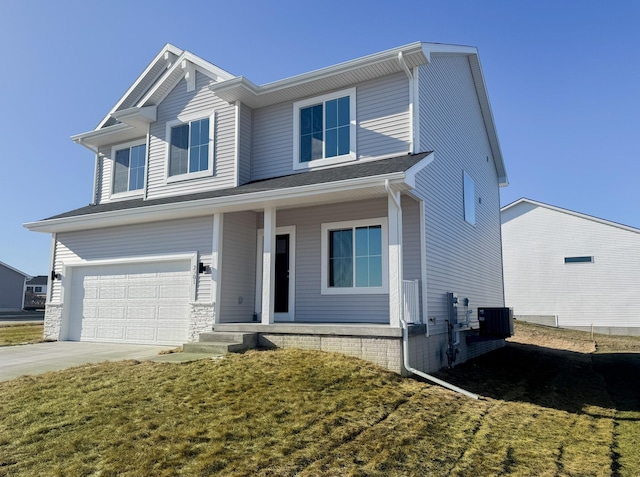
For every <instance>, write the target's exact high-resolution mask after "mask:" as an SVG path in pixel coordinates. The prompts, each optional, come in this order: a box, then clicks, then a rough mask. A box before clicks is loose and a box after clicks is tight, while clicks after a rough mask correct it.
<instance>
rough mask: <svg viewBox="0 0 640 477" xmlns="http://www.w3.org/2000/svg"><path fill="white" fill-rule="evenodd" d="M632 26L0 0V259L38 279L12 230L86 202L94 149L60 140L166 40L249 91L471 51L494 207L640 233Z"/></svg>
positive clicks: (542, 4)
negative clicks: (406, 58) (463, 48)
mask: <svg viewBox="0 0 640 477" xmlns="http://www.w3.org/2000/svg"><path fill="white" fill-rule="evenodd" d="M271 5H273V6H271ZM365 5H366V7H364V8H363V6H365ZM639 25H640V1H635V0H627V1H611V2H604V1H598V2H596V1H590V0H564V1H558V0H553V1H549V0H520V1H507V0H501V1H498V0H485V1H481V0H446V1H445V0H442V1H429V0H418V1H402V0H394V1H390V0H387V1H384V2H378V1H376V0H370V1H368V2H364V1H361V2H354V1H349V0H340V1H335V0H324V1H323V2H320V3H318V2H316V3H306V2H300V1H299V0H295V1H290V0H286V1H278V2H275V1H274V2H272V3H269V2H265V1H262V2H260V1H256V0H253V1H212V0H208V1H207V0H204V1H189V0H185V1H182V2H175V1H171V2H168V1H164V0H157V1H155V0H154V1H148V2H143V1H132V0H129V1H122V0H110V1H108V2H95V1H90V0H83V1H66V0H60V1H55V2H53V1H45V0H43V1H38V2H35V1H30V0H13V1H11V0H0V44H2V46H3V54H4V60H3V61H2V63H3V65H2V68H1V69H0V112H1V114H0V144H1V145H2V151H1V152H0V165H1V169H0V261H2V262H5V263H8V264H9V265H11V266H13V267H15V268H18V269H20V270H22V271H24V272H26V273H29V274H33V275H35V274H47V273H48V270H49V252H50V246H51V239H50V236H49V235H47V234H39V233H34V232H28V231H27V230H26V229H24V228H23V227H22V224H23V223H24V222H31V221H36V220H39V219H42V218H45V217H49V216H51V215H55V214H57V213H60V212H64V211H67V210H71V209H75V208H77V207H81V206H84V205H86V204H88V203H89V202H90V201H91V188H92V184H93V164H94V157H93V154H92V153H91V152H90V151H88V150H86V149H84V148H82V147H81V146H78V145H76V144H74V143H73V142H72V141H71V140H70V139H69V136H71V135H73V134H77V133H81V132H85V131H89V130H91V129H93V128H94V127H95V126H96V125H97V123H98V122H99V121H100V120H101V119H102V117H103V116H104V115H105V114H106V113H107V112H108V111H109V110H110V109H111V107H112V106H113V105H114V104H115V103H116V101H117V100H118V99H119V98H120V97H121V96H122V94H123V93H124V92H125V91H126V89H127V88H128V87H129V86H130V85H131V83H132V82H133V81H134V80H135V79H136V78H137V76H138V75H139V74H140V73H141V72H142V70H143V69H144V68H145V67H146V65H147V64H148V63H149V62H150V61H151V59H152V58H153V57H154V56H155V55H156V54H157V53H158V51H160V49H161V48H162V46H163V45H164V44H165V43H167V42H168V43H173V44H174V45H176V46H178V47H179V48H182V49H185V50H189V51H191V52H193V53H195V54H196V55H198V56H201V57H203V58H204V59H206V60H208V61H210V62H212V63H214V64H216V65H217V66H219V67H221V68H223V69H225V70H226V71H229V72H230V73H233V74H236V75H242V76H245V77H247V78H249V79H250V80H251V81H253V82H254V83H257V84H263V83H266V82H270V81H275V80H278V79H282V78H285V77H288V76H292V75H295V74H299V73H304V72H307V71H310V70H314V69H317V68H321V67H324V66H329V65H333V64H336V63H339V62H342V61H346V60H350V59H354V58H358V57H360V56H364V55H368V54H371V53H375V52H378V51H382V50H385V49H388V48H393V47H396V46H401V45H404V44H407V43H411V42H414V41H429V42H440V43H456V44H464V45H473V46H476V47H478V48H479V51H480V60H481V62H482V66H483V70H484V74H485V81H486V83H487V87H488V90H489V95H490V99H491V104H492V108H493V114H494V117H495V121H496V125H497V128H498V135H499V138H500V142H501V146H502V152H503V155H504V158H505V161H506V165H507V171H508V173H509V180H510V183H511V185H510V186H509V187H507V188H505V189H502V191H501V195H502V204H503V205H506V204H508V203H510V202H512V201H513V200H516V199H518V198H520V197H528V198H531V199H534V200H538V201H542V202H547V203H550V204H553V205H557V206H559V207H564V208H569V209H573V210H576V211H579V212H583V213H586V214H590V215H595V216H598V217H602V218H605V219H608V220H613V221H616V222H620V223H623V224H626V225H630V226H633V227H638V228H640V185H638V183H637V182H638V181H639V179H640V86H639V85H640V55H639V49H640V27H639Z"/></svg>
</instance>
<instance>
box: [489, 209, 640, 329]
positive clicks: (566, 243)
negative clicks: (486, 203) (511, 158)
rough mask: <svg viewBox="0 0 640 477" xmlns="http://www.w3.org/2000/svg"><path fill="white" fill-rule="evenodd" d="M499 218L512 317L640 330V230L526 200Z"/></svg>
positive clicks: (567, 325) (581, 326) (573, 325)
mask: <svg viewBox="0 0 640 477" xmlns="http://www.w3.org/2000/svg"><path fill="white" fill-rule="evenodd" d="M501 216H502V247H503V261H504V283H505V285H504V288H505V301H506V304H507V306H509V307H513V309H514V314H515V315H516V317H518V318H520V319H523V320H526V321H533V322H538V323H543V324H550V325H556V326H560V327H563V328H576V329H582V330H591V329H592V326H593V330H594V331H596V332H600V333H611V334H633V335H638V334H640V311H639V308H638V297H640V229H636V228H633V227H628V226H626V225H621V224H617V223H615V222H610V221H608V220H603V219H599V218H596V217H592V216H589V215H585V214H581V213H578V212H573V211H571V210H566V209H562V208H560V207H554V206H552V205H548V204H543V203H541V202H536V201H534V200H530V199H520V200H518V201H516V202H513V203H511V204H509V205H507V206H505V207H503V208H502V211H501Z"/></svg>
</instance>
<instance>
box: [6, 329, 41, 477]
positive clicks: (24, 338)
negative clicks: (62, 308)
mask: <svg viewBox="0 0 640 477" xmlns="http://www.w3.org/2000/svg"><path fill="white" fill-rule="evenodd" d="M43 335H44V325H42V324H35V325H34V324H28V325H23V324H15V325H14V324H1V325H0V346H12V345H19V344H30V343H41V342H43V341H44V338H43ZM0 475H2V474H0Z"/></svg>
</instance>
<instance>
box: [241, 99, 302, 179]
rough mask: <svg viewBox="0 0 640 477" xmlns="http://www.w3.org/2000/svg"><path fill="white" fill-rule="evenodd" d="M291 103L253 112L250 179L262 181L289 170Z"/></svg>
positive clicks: (290, 169)
mask: <svg viewBox="0 0 640 477" xmlns="http://www.w3.org/2000/svg"><path fill="white" fill-rule="evenodd" d="M292 154H293V103H282V104H276V105H274V106H269V107H266V108H261V109H256V110H254V112H253V159H252V161H253V163H252V171H251V174H252V178H253V179H265V178H267V177H276V176H283V175H286V174H290V173H291V172H292V170H293V162H292V161H293V155H292Z"/></svg>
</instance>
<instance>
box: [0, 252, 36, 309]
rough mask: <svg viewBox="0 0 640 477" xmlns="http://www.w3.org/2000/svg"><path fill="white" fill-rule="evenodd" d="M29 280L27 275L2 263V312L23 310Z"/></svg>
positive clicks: (0, 303) (0, 297) (0, 293)
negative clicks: (26, 284)
mask: <svg viewBox="0 0 640 477" xmlns="http://www.w3.org/2000/svg"><path fill="white" fill-rule="evenodd" d="M29 278H31V277H30V276H29V275H27V274H26V273H24V272H21V271H20V270H17V269H15V268H13V267H11V266H9V265H7V264H6V263H3V262H0V311H20V310H22V308H23V306H24V292H25V282H26V281H27V280H28V279H29Z"/></svg>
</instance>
